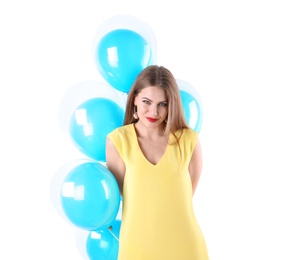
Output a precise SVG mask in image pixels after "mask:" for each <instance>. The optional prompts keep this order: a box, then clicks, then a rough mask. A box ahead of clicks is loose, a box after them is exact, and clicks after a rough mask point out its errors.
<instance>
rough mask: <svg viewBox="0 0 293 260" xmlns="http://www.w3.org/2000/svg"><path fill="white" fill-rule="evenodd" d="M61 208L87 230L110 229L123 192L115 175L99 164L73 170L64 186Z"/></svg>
mask: <svg viewBox="0 0 293 260" xmlns="http://www.w3.org/2000/svg"><path fill="white" fill-rule="evenodd" d="M60 199H61V205H62V208H63V211H64V213H65V215H66V217H67V218H68V219H69V221H70V222H71V223H72V224H74V225H75V226H77V227H79V228H82V229H85V230H97V229H103V228H108V227H109V226H110V225H111V224H112V222H114V221H115V219H116V216H117V213H118V210H119V205H120V191H119V187H118V184H117V181H116V179H115V178H114V176H113V175H112V173H111V172H110V171H109V170H108V169H107V168H106V167H105V166H103V165H102V164H100V163H98V162H86V163H82V164H80V165H78V166H76V167H75V168H73V169H72V170H71V171H70V172H69V173H68V175H67V176H66V178H65V179H64V181H63V183H62V188H61V194H60Z"/></svg>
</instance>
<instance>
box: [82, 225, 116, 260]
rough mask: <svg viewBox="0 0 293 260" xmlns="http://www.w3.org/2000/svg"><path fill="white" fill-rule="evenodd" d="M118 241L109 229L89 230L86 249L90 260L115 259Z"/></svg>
mask: <svg viewBox="0 0 293 260" xmlns="http://www.w3.org/2000/svg"><path fill="white" fill-rule="evenodd" d="M118 248H119V241H118V240H117V239H116V238H115V237H114V236H112V234H111V233H110V232H109V230H107V229H104V230H98V231H91V232H90V233H89V235H88V238H87V241H86V250H87V253H88V257H89V259H91V260H98V259H107V260H117V258H118Z"/></svg>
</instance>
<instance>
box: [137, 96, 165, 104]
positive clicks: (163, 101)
mask: <svg viewBox="0 0 293 260" xmlns="http://www.w3.org/2000/svg"><path fill="white" fill-rule="evenodd" d="M141 99H147V100H148V101H151V102H153V100H151V99H149V98H148V97H142V98H141ZM158 103H168V101H167V100H162V101H159V102H158Z"/></svg>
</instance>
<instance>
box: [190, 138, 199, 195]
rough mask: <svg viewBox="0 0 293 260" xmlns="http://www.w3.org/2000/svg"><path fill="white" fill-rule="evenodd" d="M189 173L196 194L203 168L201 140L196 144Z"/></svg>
mask: <svg viewBox="0 0 293 260" xmlns="http://www.w3.org/2000/svg"><path fill="white" fill-rule="evenodd" d="M188 170H189V174H190V178H191V183H192V192H193V194H194V192H195V190H196V187H197V184H198V181H199V178H200V175H201V170H202V152H201V145H200V142H199V140H197V143H196V144H195V147H194V150H193V153H192V156H191V159H190V162H189V167H188Z"/></svg>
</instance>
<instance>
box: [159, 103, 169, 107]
mask: <svg viewBox="0 0 293 260" xmlns="http://www.w3.org/2000/svg"><path fill="white" fill-rule="evenodd" d="M159 106H161V107H166V106H167V103H160V104H159Z"/></svg>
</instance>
